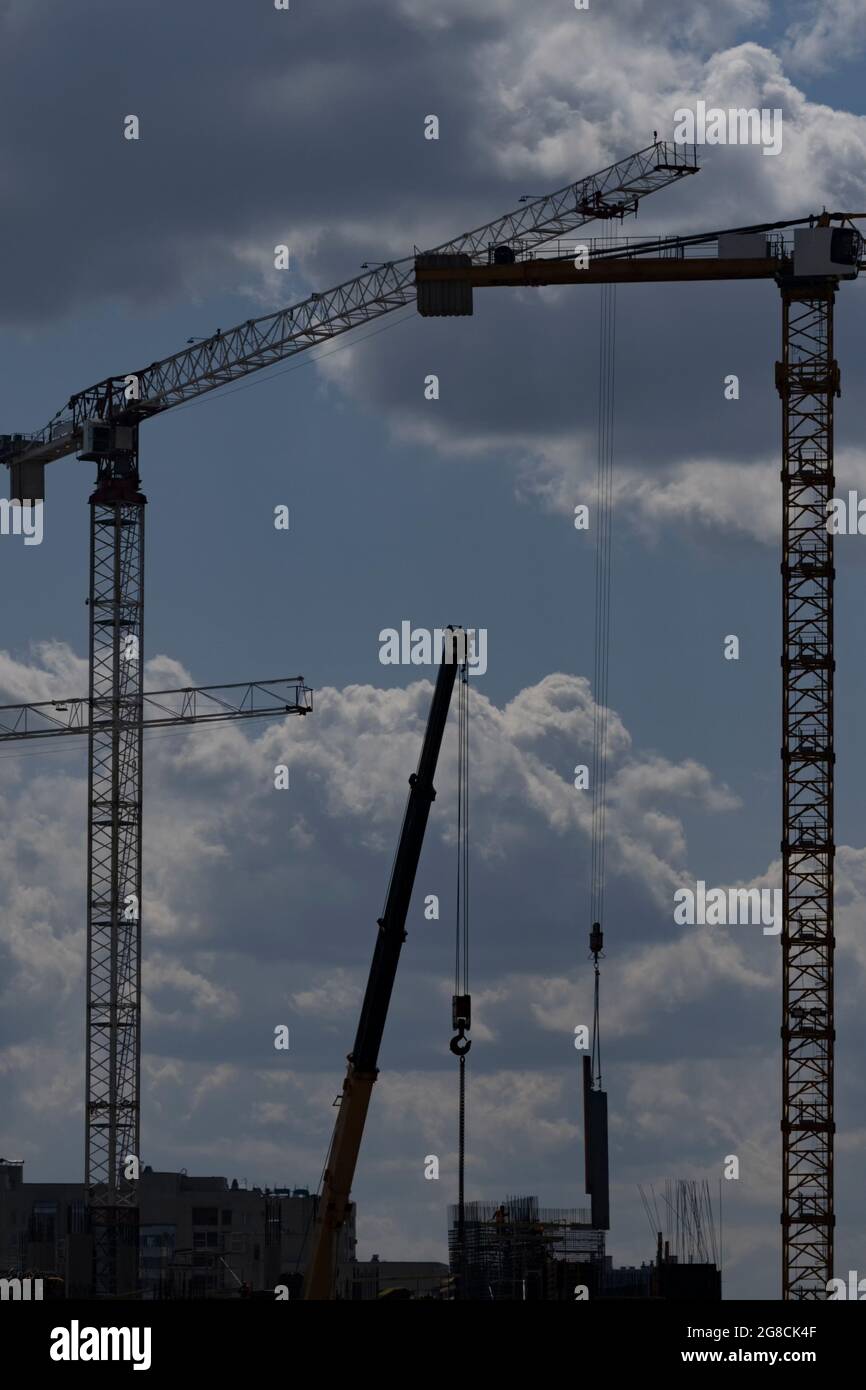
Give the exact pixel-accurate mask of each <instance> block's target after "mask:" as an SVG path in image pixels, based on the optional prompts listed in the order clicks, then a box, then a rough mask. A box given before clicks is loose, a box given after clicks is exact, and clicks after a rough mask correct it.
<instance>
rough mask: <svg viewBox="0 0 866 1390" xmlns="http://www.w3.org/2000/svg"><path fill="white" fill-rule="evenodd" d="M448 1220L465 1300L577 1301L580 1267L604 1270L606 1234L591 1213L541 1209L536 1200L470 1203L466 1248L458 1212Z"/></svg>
mask: <svg viewBox="0 0 866 1390" xmlns="http://www.w3.org/2000/svg"><path fill="white" fill-rule="evenodd" d="M448 1215H449V1239H448V1249H449V1254H450V1258H451V1269H452V1275H453V1276H454V1277H455V1278H457V1277H458V1276H459V1275H460V1273H461V1271H462V1277H463V1280H464V1281H465V1284H464V1287H463V1289H462V1291H461V1298H463V1299H467V1300H481V1301H489V1300H491V1299H492V1300H494V1301H496V1302H502V1301H512V1300H523V1299H531V1300H539V1299H544V1300H551V1299H557V1298H559V1297H560V1296H562V1295H564V1296H565V1297H567V1298H568V1299H570V1300H573V1299H574V1284H575V1282H576V1276H577V1272H578V1269H577V1267H578V1266H583V1265H597V1266H598V1268H599V1270H600V1268H601V1264H602V1261H603V1260H604V1232H603V1231H597V1230H595V1229H594V1227H593V1225H592V1222H591V1218H590V1214H589V1212H588V1211H583V1210H578V1209H567V1208H559V1207H556V1208H554V1207H539V1205H538V1199H537V1198H536V1197H508V1198H506V1199H505V1201H503V1202H498V1203H497V1202H466V1203H465V1215H464V1229H463V1245H462V1248H461V1242H460V1231H459V1209H458V1207H457V1206H456V1205H455V1206H452V1207H449V1211H448ZM578 1282H579V1281H578Z"/></svg>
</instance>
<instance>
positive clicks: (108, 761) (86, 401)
mask: <svg viewBox="0 0 866 1390" xmlns="http://www.w3.org/2000/svg"><path fill="white" fill-rule="evenodd" d="M695 167H696V166H695V165H694V164H693V163H692V162H691V156H690V153H689V152H688V151H687V150H686V148H685V147H684V146H679V145H675V144H668V143H666V142H663V141H655V142H654V143H653V144H652V145H651V146H648V147H647V148H645V149H643V150H639V151H638V152H637V153H636V154H633V155H631V156H629V157H628V158H626V159H623V160H619V161H617V162H616V163H614V164H611V165H609V166H608V167H607V168H605V169H603V170H600V171H599V172H598V173H596V174H592V175H590V176H589V177H587V178H583V179H580V180H578V181H576V182H573V183H570V184H568V185H566V187H564V188H561V189H559V190H558V191H557V192H555V193H552V194H550V195H548V196H545V197H541V198H535V199H528V200H525V201H523V202H522V203H521V205H520V206H519V207H518V208H517V209H515V211H513V212H510V213H506V214H505V215H504V216H503V217H500V218H497V219H496V220H495V221H494V222H490V223H487V224H485V225H484V226H481V227H478V228H476V229H475V230H474V231H471V232H465V233H463V234H462V235H461V236H459V237H457V238H455V239H454V240H453V241H450V242H447V243H445V244H443V245H440V246H439V247H437V248H435V252H434V253H433V254H439V255H449V256H453V257H455V258H457V259H459V260H461V263H462V261H463V260H464V259H466V258H468V259H469V260H470V262H472V263H476V262H478V263H481V262H482V261H484V260H485V259H487V257H488V255H489V250H490V247H491V246H493V245H497V246H498V245H502V244H511V243H515V244H517V243H519V244H521V245H531V246H541V245H543V244H544V243H545V242H547V241H549V240H551V238H554V237H559V236H567V235H568V234H569V233H571V232H574V231H576V230H577V229H578V228H580V227H582V226H584V225H585V224H586V223H588V222H591V221H593V220H597V219H602V220H604V219H608V220H609V219H619V220H620V221H622V220H623V219H624V218H626V217H631V216H633V215H634V214H635V213H636V212H637V210H638V207H639V205H640V203H641V201H642V199H643V198H645V197H647V196H648V195H649V194H651V193H654V192H656V191H658V190H659V189H662V188H665V187H667V186H669V185H670V184H672V183H676V182H678V181H679V180H680V179H682V178H683V177H684V176H686V175H688V174H691V173H694V172H695ZM415 274H416V271H415V257H414V256H408V257H405V258H404V259H402V260H398V261H389V262H385V263H383V264H381V265H377V266H376V267H374V268H373V269H371V270H369V271H368V273H366V274H364V275H359V276H355V277H354V278H353V279H351V280H347V281H344V282H343V283H342V284H340V285H337V286H335V287H334V288H333V289H331V290H328V291H326V292H324V293H313V294H310V295H309V296H308V297H307V298H306V299H304V300H303V301H302V302H300V303H298V304H295V305H291V306H289V307H287V308H284V309H280V310H278V311H277V312H276V313H273V314H267V315H263V316H261V317H259V318H256V319H247V320H246V321H245V322H244V323H242V324H238V325H236V326H235V327H234V328H232V329H229V330H227V331H226V332H222V331H221V330H219V329H218V330H217V332H216V333H214V334H212V335H211V336H210V337H209V338H205V339H203V340H201V341H196V342H194V343H192V344H191V345H190V344H189V343H188V345H187V346H186V347H185V348H183V349H182V351H180V352H178V353H175V354H173V355H172V356H170V357H166V358H163V359H161V360H160V361H156V362H151V363H149V364H148V365H146V366H143V367H140V368H138V369H137V370H135V371H131V372H123V373H120V374H118V375H115V376H111V377H107V378H105V379H104V380H102V381H99V382H97V383H96V384H95V385H93V386H90V387H88V388H86V389H85V390H83V391H79V392H77V393H76V394H75V395H73V396H71V397H70V399H69V401H68V402H67V404H66V406H64V407H63V408H62V409H61V410H59V411H57V412H56V414H55V415H54V416H53V418H52V419H51V420H50V421H49V423H48V424H47V425H46V426H45V427H44V428H43V429H41V430H39V431H36V432H35V433H31V434H24V433H10V434H0V463H4V464H6V465H7V467H8V468H9V471H10V496H11V498H12V499H15V500H17V501H19V502H21V503H24V502H25V501H26V502H31V503H33V502H37V501H40V500H41V499H43V498H44V496H45V476H44V474H45V465H46V464H48V463H52V462H54V461H56V460H58V459H62V458H66V457H69V456H71V455H77V457H78V458H80V459H85V460H89V461H91V462H93V463H94V464H95V465H96V470H97V478H96V488H95V491H94V492H93V494H92V496H91V498H90V596H89V605H90V641H89V652H90V676H89V699H90V701H91V705H93V706H96V707H98V708H99V711H100V719H99V721H98V723H97V724H94V725H92V727H91V733H90V745H89V747H90V763H89V778H88V780H89V794H88V890H87V902H88V907H87V916H88V929H87V974H88V987H87V998H88V1005H87V1007H88V1063H87V1077H88V1080H87V1093H86V1106H85V1116H86V1119H85V1123H86V1128H87V1134H86V1140H85V1149H86V1174H85V1177H86V1182H87V1184H88V1187H89V1188H90V1189H91V1190H92V1191H93V1192H94V1194H104V1193H108V1194H109V1197H108V1199H106V1200H105V1201H103V1199H102V1197H101V1196H99V1195H97V1196H96V1197H95V1202H96V1205H97V1206H98V1207H99V1208H100V1210H101V1211H102V1217H101V1219H102V1220H103V1222H104V1225H105V1231H106V1239H105V1242H104V1243H103V1245H102V1246H101V1254H100V1256H99V1258H100V1261H101V1274H100V1278H99V1280H98V1287H99V1289H100V1290H101V1291H102V1292H103V1293H104V1294H105V1295H106V1296H110V1295H111V1294H112V1293H113V1292H114V1291H115V1289H116V1287H117V1278H116V1268H115V1266H116V1261H115V1259H114V1255H113V1254H112V1251H113V1250H114V1248H115V1247H116V1245H117V1239H118V1238H120V1239H126V1238H127V1237H128V1235H129V1224H130V1219H131V1217H130V1213H131V1212H132V1211H133V1210H134V1200H133V1195H132V1191H131V1189H130V1187H129V1181H130V1180H129V1178H128V1177H126V1176H125V1173H126V1170H127V1168H128V1162H127V1160H128V1158H129V1156H130V1149H131V1148H132V1147H133V1146H134V1148H135V1153H136V1154H137V1145H138V1135H139V1113H140V1096H139V1070H140V1041H139V1037H138V1025H137V1018H138V1010H139V1002H138V1000H139V985H138V980H139V975H140V950H141V931H140V913H139V923H138V924H135V925H134V926H131V925H130V923H129V921H127V920H125V919H124V918H123V915H122V913H123V910H124V909H123V907H122V904H123V903H124V901H125V899H126V897H128V896H129V895H130V894H131V895H133V896H134V897H135V899H136V902H137V904H138V906H139V909H140V908H141V867H140V858H141V810H142V790H141V788H142V779H141V752H142V750H141V738H140V733H139V732H138V730H137V727H136V726H135V725H134V724H133V723H131V722H130V719H129V715H130V713H131V712H133V711H135V710H136V709H137V708H138V707H139V706H140V701H141V695H142V687H141V670H142V661H143V659H144V645H143V640H144V597H145V582H144V558H145V556H144V515H145V506H146V500H147V499H146V497H145V495H144V493H143V491H142V484H141V478H140V472H139V430H140V426H141V425H142V423H143V422H145V421H146V420H148V419H150V418H152V417H153V416H156V415H159V414H162V413H164V412H165V411H167V410H171V409H172V408H173V407H175V406H178V405H182V404H185V403H188V402H190V401H192V400H195V399H198V398H199V397H201V396H203V395H206V394H207V393H209V392H211V391H215V390H218V389H219V388H220V387H223V386H226V385H228V384H229V383H230V382H233V381H237V380H239V379H241V378H243V377H247V376H249V375H251V374H252V373H254V372H258V371H261V370H263V369H264V368H266V367H269V366H273V365H274V364H276V363H280V362H284V361H286V360H287V359H288V358H290V357H294V356H296V355H297V354H299V353H302V352H305V351H307V350H308V349H310V348H312V347H315V346H317V345H318V344H320V343H323V342H326V341H329V340H330V339H332V338H334V337H337V336H338V335H339V334H342V333H345V332H348V331H349V330H350V329H353V328H356V327H358V326H360V325H362V324H365V323H368V322H371V321H372V320H374V319H377V318H380V317H381V316H382V315H384V314H388V313H391V312H392V311H393V310H395V309H399V308H401V307H404V306H406V305H409V304H412V303H413V302H414V300H415V295H416V286H415ZM115 1230H116V1232H117V1233H118V1235H117V1236H116V1235H115V1234H113V1231H115Z"/></svg>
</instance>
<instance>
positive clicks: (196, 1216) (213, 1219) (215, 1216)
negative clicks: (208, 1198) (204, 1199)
mask: <svg viewBox="0 0 866 1390" xmlns="http://www.w3.org/2000/svg"><path fill="white" fill-rule="evenodd" d="M192 1224H193V1225H194V1226H218V1225H219V1212H218V1210H217V1208H216V1207H193V1209H192Z"/></svg>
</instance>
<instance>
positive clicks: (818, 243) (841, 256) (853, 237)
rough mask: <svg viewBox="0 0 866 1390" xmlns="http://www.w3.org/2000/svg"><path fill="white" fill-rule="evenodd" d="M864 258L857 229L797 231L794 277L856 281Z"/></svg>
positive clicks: (833, 228) (798, 278)
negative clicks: (831, 277) (827, 277)
mask: <svg viewBox="0 0 866 1390" xmlns="http://www.w3.org/2000/svg"><path fill="white" fill-rule="evenodd" d="M862 257H863V238H862V237H861V235H860V233H859V232H858V231H857V229H856V227H830V226H817V227H796V228H795V229H794V277H795V279H797V280H800V279H813V278H815V277H818V276H820V277H826V276H831V275H832V276H838V278H839V279H840V280H856V278H857V274H858V272H859V269H860V261H861V259H862Z"/></svg>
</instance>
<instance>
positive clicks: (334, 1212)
mask: <svg viewBox="0 0 866 1390" xmlns="http://www.w3.org/2000/svg"><path fill="white" fill-rule="evenodd" d="M465 643H466V636H465V634H464V633H463V632H462V630H461V629H459V628H458V629H452V628H446V629H445V644H444V651H443V655H442V663H441V665H440V667H439V674H438V676H437V677H436V686H435V689H434V691H433V700H432V702H431V705H430V714H429V717H428V719H427V728H426V731H425V734H424V743H423V745H422V748H421V757H420V759H419V762H418V770H417V771H416V772H414V773H413V774H412V776H411V777H410V778H409V787H410V791H409V799H408V801H407V803H406V812H405V815H404V817H403V827H402V829H401V831H400V839H399V842H398V845H397V854H396V856H395V859H394V867H393V869H392V871H391V882H390V884H389V886H388V893H387V897H386V899H385V909H384V911H383V913H382V916H381V917H380V918H379V921H378V923H377V925H378V928H379V930H378V934H377V936H376V945H375V948H374V950H373V959H372V962H371V965H370V973H369V976H368V979H367V988H366V991H365V994H364V1002H363V1005H362V1006H361V1017H360V1019H359V1022H358V1031H357V1033H356V1034H355V1041H354V1044H353V1046H352V1051H351V1052H350V1053H349V1057H348V1063H349V1065H348V1068H347V1070H346V1077H345V1080H344V1081H343V1092H342V1096H341V1098H340V1103H339V1110H338V1112H337V1122H336V1124H335V1126H334V1133H333V1137H332V1139H331V1145H330V1148H329V1150H328V1157H327V1161H326V1164H325V1176H324V1180H323V1184H322V1195H321V1198H320V1203H319V1214H318V1218H317V1222H316V1226H315V1229H314V1233H313V1249H312V1254H311V1257H310V1260H309V1262H308V1265H307V1272H306V1279H305V1285H304V1297H305V1298H306V1299H330V1298H333V1296H334V1295H333V1289H334V1276H335V1270H336V1258H337V1237H338V1232H339V1230H340V1227H341V1226H342V1225H343V1223H344V1221H345V1219H346V1213H347V1210H348V1207H349V1199H350V1196H351V1190H352V1182H353V1179H354V1176H355V1167H356V1165H357V1162H358V1154H359V1152H360V1148H361V1140H362V1138H363V1135H364V1123H365V1121H366V1118H367V1107H368V1106H369V1103H370V1093H371V1091H372V1089H373V1084H374V1082H375V1080H376V1077H377V1076H378V1061H379V1048H380V1046H381V1042H382V1034H383V1032H384V1030H385V1021H386V1019H387V1017H388V1005H389V1003H390V1001H391V991H392V990H393V988H394V980H395V977H396V974H397V965H398V962H399V960H400V951H401V950H402V947H403V942H404V941H405V940H406V916H407V913H408V911H409V904H410V902H411V899H412V889H413V888H414V886H415V874H416V872H417V869H418V861H419V859H420V857H421V847H422V845H423V843H424V832H425V831H426V829H427V819H428V817H429V815H430V807H431V806H432V804H433V801H434V799H435V797H436V789H435V787H434V786H433V778H434V777H435V775H436V764H437V762H438V760H439V749H440V748H441V746H442V736H443V734H444V732H445V723H446V720H447V719H448V709H449V706H450V704H451V695H452V692H453V690H454V680H455V677H456V674H457V667H458V665H459V664H462V663H463V662H465V660H466V649H465Z"/></svg>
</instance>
